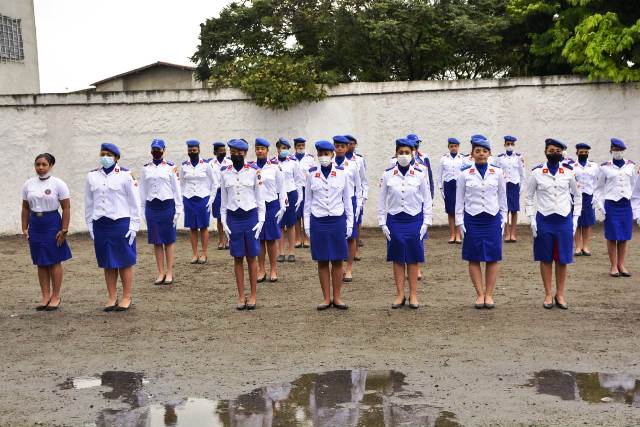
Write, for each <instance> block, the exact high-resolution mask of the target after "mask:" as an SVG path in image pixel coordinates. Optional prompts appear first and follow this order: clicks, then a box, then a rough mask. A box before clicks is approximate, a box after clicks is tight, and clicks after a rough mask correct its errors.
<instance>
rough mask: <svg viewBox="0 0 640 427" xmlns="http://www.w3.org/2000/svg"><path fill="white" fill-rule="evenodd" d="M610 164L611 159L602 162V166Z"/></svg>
mask: <svg viewBox="0 0 640 427" xmlns="http://www.w3.org/2000/svg"><path fill="white" fill-rule="evenodd" d="M610 164H611V162H610V161H607V162H602V163H600V166H606V165H610Z"/></svg>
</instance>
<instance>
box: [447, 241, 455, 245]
mask: <svg viewBox="0 0 640 427" xmlns="http://www.w3.org/2000/svg"><path fill="white" fill-rule="evenodd" d="M447 243H448V244H450V245H455V244H456V241H455V240H449V241H448V242H447Z"/></svg>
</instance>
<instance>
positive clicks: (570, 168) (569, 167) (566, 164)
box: [562, 163, 573, 170]
mask: <svg viewBox="0 0 640 427" xmlns="http://www.w3.org/2000/svg"><path fill="white" fill-rule="evenodd" d="M562 166H564V167H565V168H567V169H569V170H573V166H571V165H570V164H569V163H565V164H563V165H562Z"/></svg>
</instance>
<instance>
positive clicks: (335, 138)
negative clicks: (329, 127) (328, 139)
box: [333, 135, 349, 144]
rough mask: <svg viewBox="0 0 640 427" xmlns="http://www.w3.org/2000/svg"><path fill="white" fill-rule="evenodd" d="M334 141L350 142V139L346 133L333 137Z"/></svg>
mask: <svg viewBox="0 0 640 427" xmlns="http://www.w3.org/2000/svg"><path fill="white" fill-rule="evenodd" d="M333 143H334V144H336V143H337V144H348V143H349V140H348V139H347V137H346V136H344V135H336V136H334V137H333Z"/></svg>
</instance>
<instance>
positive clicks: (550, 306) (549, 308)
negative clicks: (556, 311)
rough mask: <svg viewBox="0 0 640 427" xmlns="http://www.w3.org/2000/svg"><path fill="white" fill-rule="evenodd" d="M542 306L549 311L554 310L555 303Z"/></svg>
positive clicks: (544, 303)
mask: <svg viewBox="0 0 640 427" xmlns="http://www.w3.org/2000/svg"><path fill="white" fill-rule="evenodd" d="M542 306H543V307H544V308H546V309H547V310H551V309H552V308H553V302H550V303H549V304H547V303H546V302H543V303H542Z"/></svg>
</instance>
